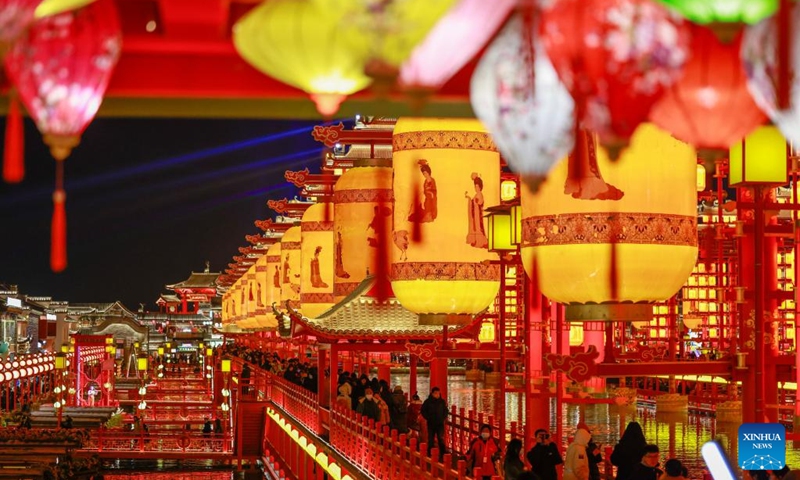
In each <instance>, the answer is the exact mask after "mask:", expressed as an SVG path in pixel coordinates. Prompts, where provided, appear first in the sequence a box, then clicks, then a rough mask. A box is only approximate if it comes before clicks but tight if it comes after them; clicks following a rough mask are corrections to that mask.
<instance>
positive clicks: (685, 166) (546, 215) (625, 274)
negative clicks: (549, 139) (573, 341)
mask: <svg viewBox="0 0 800 480" xmlns="http://www.w3.org/2000/svg"><path fill="white" fill-rule="evenodd" d="M696 159H697V157H696V155H695V152H694V150H693V149H692V147H690V146H689V145H687V144H685V143H682V142H679V141H678V140H675V139H674V138H672V137H671V136H670V135H669V134H667V133H666V132H664V131H662V130H659V129H658V128H657V127H655V126H653V125H650V124H645V125H642V126H640V127H639V128H638V129H637V130H636V132H635V133H634V135H633V137H632V139H631V144H630V147H629V148H628V149H627V150H626V151H624V152H623V154H622V157H621V158H620V160H618V161H616V162H611V161H610V160H609V159H608V156H607V155H606V153H605V151H603V150H600V149H597V148H596V139H595V138H594V135H591V134H588V133H584V132H581V134H580V135H579V138H578V141H577V142H576V154H575V155H572V156H570V158H569V159H564V160H562V161H561V163H560V164H559V165H558V166H557V167H556V168H555V169H554V170H553V171H552V172H551V173H550V176H549V177H548V179H547V181H546V182H545V183H544V184H542V186H541V187H540V189H539V191H538V192H537V193H536V194H532V193H531V192H530V190H529V189H528V188H527V187H523V192H522V211H523V220H522V225H523V242H522V255H523V264H524V266H525V268H526V269H527V273H528V276H531V274H532V272H531V268H532V266H533V265H534V262H535V265H536V268H537V271H538V282H539V288H540V289H541V290H542V293H543V294H544V295H545V296H547V297H548V298H550V299H551V300H554V301H556V302H560V303H565V304H568V312H567V313H568V315H569V314H570V312H569V310H570V307H569V305H582V304H590V305H591V304H605V305H606V306H607V308H606V311H607V312H609V313H610V314H614V315H617V314H619V313H623V314H625V315H627V314H632V312H633V311H637V312H639V313H640V314H641V317H639V318H637V317H628V318H624V319H626V320H641V319H646V318H649V317H651V316H652V307H650V306H648V305H646V304H645V305H643V307H645V308H631V309H628V312H624V311H621V310H620V309H621V308H623V307H622V306H623V305H625V304H629V303H641V302H653V301H659V300H664V299H667V298H669V297H671V296H672V295H674V294H675V292H677V291H678V289H680V288H681V286H682V285H683V284H684V283H685V282H686V279H687V278H688V277H689V274H690V273H691V272H692V268H693V267H694V265H695V262H696V260H697V213H696V209H697V194H696V188H695V186H696V185H695V184H696V176H697V174H696V169H695V166H696V164H697V160H696ZM571 169H572V170H573V171H572V172H570V170H571ZM581 171H582V172H585V176H584V177H583V178H577V179H573V178H572V177H571V176H570V175H569V174H570V173H572V174H573V176H575V174H576V173H577V172H581ZM612 259H613V260H615V261H614V267H613V268H612ZM612 272H615V273H616V280H617V282H616V285H617V289H616V297H615V296H614V295H613V294H614V293H615V292H613V291H612V286H613V282H612ZM634 307H636V306H634ZM602 310H603V309H602V308H601V309H599V310H595V312H593V313H597V312H598V311H602ZM573 311H575V310H573ZM573 318H574V317H573ZM583 319H589V318H583ZM593 319H595V320H601V319H603V317H595V318H593Z"/></svg>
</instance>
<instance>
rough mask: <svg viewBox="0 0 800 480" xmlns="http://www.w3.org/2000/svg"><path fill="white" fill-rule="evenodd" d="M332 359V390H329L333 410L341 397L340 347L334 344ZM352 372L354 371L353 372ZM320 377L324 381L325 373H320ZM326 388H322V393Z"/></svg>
mask: <svg viewBox="0 0 800 480" xmlns="http://www.w3.org/2000/svg"><path fill="white" fill-rule="evenodd" d="M330 354H331V358H330V362H329V363H330V366H331V376H330V379H329V380H330V389H329V390H328V391H329V392H330V393H329V398H330V404H331V408H333V404H334V403H336V397H338V396H339V391H338V388H339V374H338V372H339V347H338V346H337V345H336V344H335V343H334V344H332V345H331V352H330ZM342 371H344V372H346V371H347V369H346V368H345V369H344V370H342ZM351 371H352V370H351ZM319 377H320V379H321V380H324V378H325V374H324V373H323V372H319ZM323 388H324V387H320V390H319V391H320V392H321V391H322V389H323Z"/></svg>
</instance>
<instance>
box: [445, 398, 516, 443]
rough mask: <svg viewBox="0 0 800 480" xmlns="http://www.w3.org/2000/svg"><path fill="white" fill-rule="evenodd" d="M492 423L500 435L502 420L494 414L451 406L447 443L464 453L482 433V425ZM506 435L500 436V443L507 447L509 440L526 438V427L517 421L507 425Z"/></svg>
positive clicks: (446, 436)
mask: <svg viewBox="0 0 800 480" xmlns="http://www.w3.org/2000/svg"><path fill="white" fill-rule="evenodd" d="M483 424H487V425H491V426H492V429H493V430H494V431H495V432H496V434H498V435H499V433H500V422H499V421H498V420H497V418H495V416H494V415H485V414H484V413H483V412H478V414H477V415H476V414H475V411H474V410H466V409H465V408H463V407H462V408H458V407H456V406H452V407H450V418H448V419H447V428H446V430H445V443H446V444H447V446H448V447H449V448H450V450H451V451H453V452H458V453H461V454H464V453H466V452H467V450H468V449H469V442H471V441H472V439H473V438H475V437H477V436H478V435H480V429H481V425H483ZM505 437H506V438H500V445H501V446H503V447H505V444H506V442H507V441H508V440H511V439H514V438H520V439H522V438H525V431H524V428H521V427H520V425H519V424H517V422H511V423H510V424H507V425H506V428H505Z"/></svg>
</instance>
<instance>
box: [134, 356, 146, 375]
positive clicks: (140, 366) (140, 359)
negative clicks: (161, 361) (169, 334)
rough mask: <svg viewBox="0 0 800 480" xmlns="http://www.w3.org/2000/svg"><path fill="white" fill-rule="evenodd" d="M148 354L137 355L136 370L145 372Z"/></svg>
mask: <svg viewBox="0 0 800 480" xmlns="http://www.w3.org/2000/svg"><path fill="white" fill-rule="evenodd" d="M147 360H148V358H147V355H145V354H141V355H139V356H137V357H136V370H139V371H140V372H144V371H146V370H147Z"/></svg>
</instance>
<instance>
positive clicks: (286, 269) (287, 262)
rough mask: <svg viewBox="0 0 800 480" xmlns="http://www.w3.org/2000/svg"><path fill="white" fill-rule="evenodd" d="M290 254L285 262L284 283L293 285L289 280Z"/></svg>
mask: <svg viewBox="0 0 800 480" xmlns="http://www.w3.org/2000/svg"><path fill="white" fill-rule="evenodd" d="M289 270H290V269H289V254H288V253H287V254H286V258H285V259H284V260H283V283H291V280H289Z"/></svg>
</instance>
